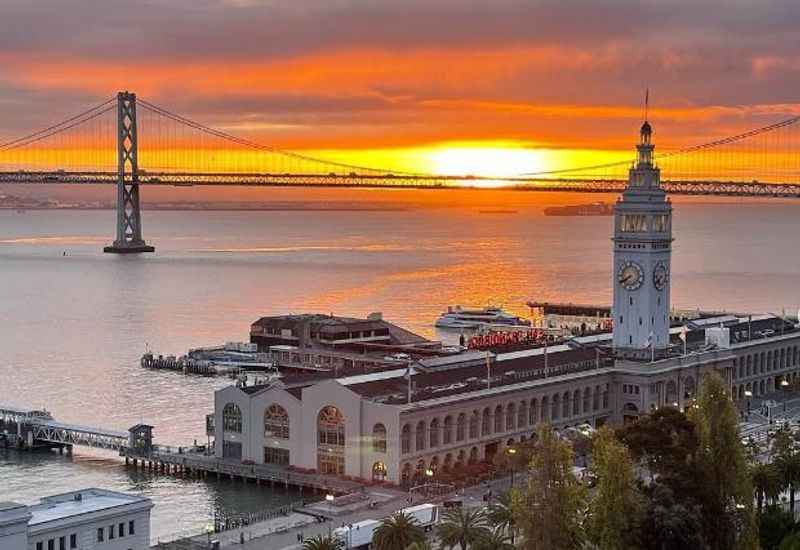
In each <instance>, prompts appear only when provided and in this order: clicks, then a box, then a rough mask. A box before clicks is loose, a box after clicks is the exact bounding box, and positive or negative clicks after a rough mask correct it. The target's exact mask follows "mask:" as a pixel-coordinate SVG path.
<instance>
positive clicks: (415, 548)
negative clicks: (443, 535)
mask: <svg viewBox="0 0 800 550" xmlns="http://www.w3.org/2000/svg"><path fill="white" fill-rule="evenodd" d="M406 550H433V545H431V543H430V542H428V541H427V540H426V541H423V542H415V543H412V544H409V545H408V546H407V547H406Z"/></svg>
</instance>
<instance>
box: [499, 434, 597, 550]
mask: <svg viewBox="0 0 800 550" xmlns="http://www.w3.org/2000/svg"><path fill="white" fill-rule="evenodd" d="M538 436H539V437H538V440H537V442H536V444H535V446H534V448H533V453H532V457H531V462H530V465H529V474H528V484H527V487H526V488H524V489H522V490H519V491H514V493H513V497H512V499H513V510H514V523H515V524H516V526H517V527H518V528H519V529H520V531H521V533H522V535H523V537H522V538H523V541H522V543H521V544H518V545H517V546H518V547H519V548H524V549H525V550H572V549H574V548H580V547H581V545H582V544H583V541H584V538H585V537H584V533H583V527H582V522H583V517H582V516H583V511H584V507H585V504H584V503H585V500H586V497H585V494H586V490H585V488H584V487H583V485H582V484H581V483H579V482H578V480H577V479H576V478H575V474H574V473H573V470H572V465H573V455H572V448H571V446H570V444H569V443H567V442H566V441H563V440H561V439H559V438H558V437H557V436H556V435H555V434H553V429H552V428H551V427H550V425H548V424H542V425H540V426H539V430H538Z"/></svg>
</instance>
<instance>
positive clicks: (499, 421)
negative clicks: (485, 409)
mask: <svg viewBox="0 0 800 550" xmlns="http://www.w3.org/2000/svg"><path fill="white" fill-rule="evenodd" d="M502 431H503V406H502V405H497V407H496V408H495V409H494V433H496V434H499V433H501V432H502Z"/></svg>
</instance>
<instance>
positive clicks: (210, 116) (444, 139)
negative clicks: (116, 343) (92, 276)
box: [0, 0, 800, 172]
mask: <svg viewBox="0 0 800 550" xmlns="http://www.w3.org/2000/svg"><path fill="white" fill-rule="evenodd" d="M0 10H1V11H0V137H2V138H10V137H15V136H17V135H21V134H24V133H26V132H28V131H32V130H36V129H39V128H41V127H45V126H47V125H49V124H50V123H52V122H55V121H58V120H61V119H63V118H66V117H67V116H69V115H71V114H73V113H75V112H78V111H80V110H81V109H83V108H85V107H86V106H90V105H92V104H94V103H98V102H100V101H102V100H103V99H106V98H108V97H111V96H112V95H113V94H114V93H115V92H116V91H117V90H122V89H128V90H131V91H135V92H136V93H137V94H138V95H139V96H140V97H142V98H146V99H148V100H149V101H151V102H153V103H156V104H159V105H162V106H164V107H167V108H169V109H171V110H173V111H176V112H179V113H181V114H183V115H186V116H188V117H191V118H193V119H196V120H199V121H202V122H203V123H205V124H208V125H210V126H214V127H219V128H222V129H225V130H227V131H229V132H231V133H235V134H241V135H245V136H247V137H250V138H252V139H256V140H258V141H260V142H263V143H268V144H271V145H275V146H278V147H282V148H287V149H295V150H305V151H309V152H313V153H315V154H323V155H325V156H328V157H330V158H337V159H344V160H353V159H368V160H369V161H371V162H372V164H375V163H376V162H377V163H389V164H393V165H399V166H411V167H414V166H423V167H424V168H425V169H431V170H435V171H443V172H447V171H458V170H459V169H462V168H463V169H464V171H467V172H468V171H471V170H472V169H474V170H480V168H481V167H482V166H484V165H486V164H487V163H489V164H491V163H495V164H497V163H501V164H503V165H504V166H505V167H506V169H505V171H507V172H511V171H525V170H528V169H529V170H538V169H547V168H557V167H559V166H561V165H562V164H563V163H565V162H569V161H571V160H574V159H575V158H579V159H581V160H584V159H589V160H592V159H594V160H607V159H617V158H620V156H619V155H620V154H621V153H620V151H624V152H625V153H624V154H628V153H627V152H628V151H630V149H631V146H632V144H633V142H634V140H635V138H636V131H637V129H638V125H639V123H640V121H641V118H642V102H643V96H644V91H645V88H647V87H649V88H650V97H651V115H650V118H651V120H653V122H654V125H655V128H656V136H657V143H659V144H660V145H661V146H662V149H663V148H671V147H673V148H674V147H678V146H683V145H687V144H693V143H700V142H702V141H704V140H707V139H711V138H715V137H720V136H724V135H728V134H731V133H735V132H738V131H741V130H743V129H747V128H751V127H754V126H757V125H760V124H767V123H770V122H774V121H777V120H780V119H782V118H787V117H789V116H792V115H796V114H800V100H798V90H800V55H798V54H800V34H799V33H798V31H797V25H798V22H800V2H798V1H797V0H775V1H771V0H760V1H757V2H756V1H753V0H718V1H704V0H699V1H688V0H686V1H671V0H657V1H656V0H653V1H643V2H622V1H613V0H608V1H604V2H600V1H593V2H590V1H578V0H553V1H521V0H491V1H489V0H484V1H469V0H403V1H397V0H392V1H387V0H371V1H355V0H350V1H345V0H295V1H292V2H289V1H272V0H216V1H215V0H160V1H148V2H130V1H126V2H123V1H118V0H108V1H104V2H100V3H98V2H93V1H91V2H90V1H80V0H71V1H70V2H67V3H65V2H63V1H56V0H36V1H31V0H2V7H0ZM615 151H616V153H615ZM473 167H474V168H473ZM512 168H513V170H512ZM517 168H519V170H517Z"/></svg>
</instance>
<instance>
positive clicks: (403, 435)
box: [400, 424, 411, 453]
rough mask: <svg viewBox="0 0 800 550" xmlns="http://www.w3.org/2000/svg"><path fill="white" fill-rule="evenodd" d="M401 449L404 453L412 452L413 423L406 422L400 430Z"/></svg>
mask: <svg viewBox="0 0 800 550" xmlns="http://www.w3.org/2000/svg"><path fill="white" fill-rule="evenodd" d="M400 451H401V452H403V453H410V452H411V425H409V424H406V425H404V426H403V429H402V430H400Z"/></svg>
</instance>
